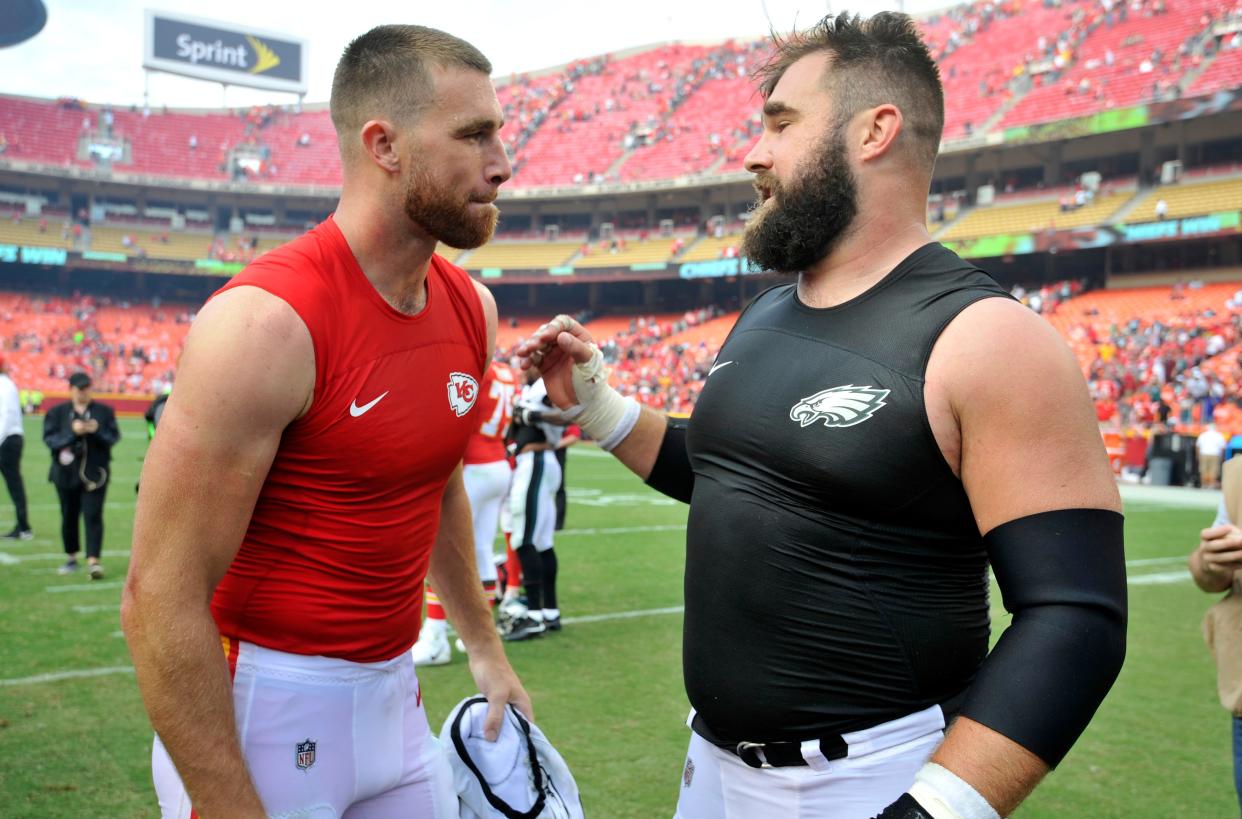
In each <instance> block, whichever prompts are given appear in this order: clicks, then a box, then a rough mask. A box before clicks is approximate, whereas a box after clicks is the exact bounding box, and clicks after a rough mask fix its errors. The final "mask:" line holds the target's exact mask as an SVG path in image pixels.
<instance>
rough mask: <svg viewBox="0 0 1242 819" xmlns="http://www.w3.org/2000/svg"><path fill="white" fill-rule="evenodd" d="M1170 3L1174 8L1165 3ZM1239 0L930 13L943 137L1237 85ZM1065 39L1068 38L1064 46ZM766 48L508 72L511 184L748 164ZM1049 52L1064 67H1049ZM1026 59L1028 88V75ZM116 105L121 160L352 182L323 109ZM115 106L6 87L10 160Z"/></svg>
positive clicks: (66, 157)
mask: <svg viewBox="0 0 1242 819" xmlns="http://www.w3.org/2000/svg"><path fill="white" fill-rule="evenodd" d="M1158 7H1160V8H1167V11H1165V12H1163V13H1157V12H1156V9H1157V8H1158ZM1228 8H1229V4H1228V3H1225V2H1223V0H1178V2H1164V0H1136V2H1126V3H1114V4H1113V5H1112V11H1111V12H1106V11H1105V10H1104V8H1103V7H1102V5H1101V4H1100V3H1098V2H1094V0H1060V2H1056V3H1052V2H1044V0H1010V1H1009V2H1005V3H988V2H975V3H970V4H965V5H962V6H957V7H954V8H952V9H950V10H949V11H948V12H945V13H938V14H935V15H933V16H930V17H928V18H926V19H925V20H923V21H922V22H921V27H922V30H923V33H924V36H925V38H926V40H927V42H928V45H929V47H930V48H931V50H932V52H933V54H934V55H935V56H936V57H937V59H938V61H939V65H940V70H941V75H942V80H943V83H944V89H945V101H946V106H945V111H946V115H945V131H944V137H945V139H946V140H950V141H951V140H955V139H959V138H962V137H966V136H971V135H978V134H979V133H981V132H982V130H983V129H985V128H988V129H989V130H995V129H996V128H1008V127H1012V126H1017V125H1028V124H1035V123H1040V122H1046V121H1050V120H1056V119H1065V118H1068V117H1078V116H1083V115H1087V114H1093V113H1098V112H1102V111H1106V110H1110V109H1113V108H1117V107H1124V106H1129V105H1135V104H1139V103H1142V102H1146V101H1149V100H1151V99H1153V95H1155V94H1159V95H1162V96H1167V97H1171V96H1173V95H1175V94H1176V93H1179V92H1178V88H1179V86H1180V84H1181V83H1182V82H1183V81H1184V80H1185V79H1186V78H1187V77H1188V76H1194V79H1193V81H1192V83H1191V85H1190V87H1189V88H1187V89H1185V93H1189V94H1206V93H1211V92H1213V91H1216V90H1221V89H1232V88H1236V87H1238V85H1239V84H1242V48H1230V47H1229V43H1228V42H1226V43H1225V45H1224V49H1225V50H1223V51H1221V52H1220V53H1219V54H1217V55H1216V56H1215V57H1209V58H1208V60H1209V61H1208V62H1207V64H1206V67H1205V70H1204V71H1203V73H1202V74H1201V75H1199V76H1195V75H1194V72H1196V71H1197V70H1198V68H1199V66H1200V64H1201V61H1200V58H1199V56H1198V54H1199V52H1200V51H1201V50H1202V47H1203V44H1204V43H1206V42H1208V41H1209V40H1210V39H1211V38H1212V36H1213V35H1212V33H1211V27H1212V26H1213V25H1214V21H1215V20H1217V19H1220V17H1221V15H1222V13H1224V12H1225V11H1227V10H1228ZM1123 9H1124V13H1125V15H1126V17H1125V19H1124V20H1123V19H1122V14H1123ZM1057 44H1060V45H1061V46H1062V48H1063V50H1062V51H1061V52H1060V53H1059V54H1054V53H1053V52H1055V50H1056V45H1057ZM764 47H765V46H764V45H763V44H758V43H746V44H737V43H731V42H728V43H722V44H718V45H715V46H706V45H676V44H675V45H665V46H659V47H655V48H650V49H646V50H640V51H638V52H636V53H631V54H628V55H626V56H624V57H620V58H612V57H609V56H607V55H604V56H599V57H593V58H590V59H588V60H585V61H580V62H577V63H572V64H570V65H568V66H565V67H563V68H560V69H556V70H552V71H548V72H544V73H541V74H539V75H538V76H523V77H512V78H509V80H508V81H501V82H500V83H499V88H498V92H497V94H498V98H499V100H500V103H501V106H502V109H503V111H504V114H505V117H506V125H505V127H504V128H503V129H502V131H501V138H502V139H503V140H504V141H505V143H506V145H507V146H508V147H509V149H510V150H511V152H512V153H513V157H514V167H515V175H514V177H513V179H512V181H511V182H510V183H509V184H510V187H513V188H521V187H531V186H542V185H575V184H582V183H584V182H590V181H591V180H593V179H594V180H606V181H617V180H620V181H631V180H648V179H666V178H673V177H677V176H683V175H687V174H696V173H702V172H705V171H707V170H710V169H717V168H724V169H730V170H736V169H738V167H739V162H740V160H741V158H742V156H744V154H745V152H746V149H747V148H748V147H749V144H750V142H751V141H752V139H753V134H754V129H755V119H754V118H755V115H756V113H757V112H758V109H759V107H760V106H759V99H758V97H757V96H756V94H755V91H754V86H753V82H752V80H751V79H750V77H749V74H748V71H749V69H750V68H752V67H753V66H754V65H755V64H756V63H759V62H762V60H763V58H764V51H763V48H764ZM1181 51H1185V53H1184V54H1182V53H1179V52H1181ZM1156 52H1159V53H1158V54H1157V53H1156ZM1153 57H1155V58H1156V59H1153ZM1053 59H1058V60H1061V61H1063V62H1064V65H1063V66H1062V67H1061V68H1059V69H1058V70H1045V69H1051V68H1052V67H1053V66H1052V61H1053ZM1145 62H1150V63H1151V65H1150V68H1148V66H1147V65H1145V64H1144V63H1145ZM1032 70H1034V71H1035V72H1036V73H1035V76H1034V78H1033V87H1030V88H1029V90H1023V89H1025V88H1026V86H1025V83H1027V82H1028V80H1027V79H1026V75H1027V73H1028V72H1030V71H1032ZM1015 89H1016V90H1015ZM1015 94H1016V96H1015ZM1010 106H1012V107H1010ZM1001 112H1004V113H1003V115H1001ZM111 115H112V116H113V118H114V122H113V125H112V128H111V131H112V133H113V134H114V135H115V137H116V138H118V139H120V140H123V141H126V142H128V144H129V147H130V159H129V160H128V161H116V162H114V163H113V164H112V167H113V168H115V169H116V170H117V171H123V172H133V173H139V174H150V175H158V176H171V177H190V178H200V179H215V180H227V179H230V178H231V176H232V173H233V169H231V168H230V167H229V166H228V159H229V157H230V156H231V155H232V152H233V151H235V149H238V148H239V147H240V148H241V149H242V150H243V151H244V152H250V153H255V154H258V155H261V156H263V157H264V159H263V161H262V165H261V166H260V167H257V168H254V169H252V170H251V171H248V172H247V175H248V177H249V178H251V179H253V180H255V181H262V182H272V183H279V184H298V185H326V186H334V185H338V184H339V182H340V161H339V157H338V155H337V147H336V134H335V131H334V130H333V127H332V123H331V119H330V117H329V114H328V111H327V110H324V109H323V108H322V107H316V108H315V110H309V109H308V110H290V109H288V108H287V107H286V108H280V107H276V106H266V107H262V108H256V109H250V110H249V111H237V112H232V111H227V110H221V111H206V112H192V111H164V110H155V111H139V110H136V109H129V110H123V109H120V110H113V111H112V112H111ZM103 116H104V113H103V109H100V108H97V107H89V108H87V109H85V110H84V108H83V106H82V104H81V103H79V102H78V101H76V100H61V101H44V100H31V99H25V98H17V97H0V136H2V137H3V140H0V145H3V147H4V151H3V157H4V158H15V159H20V160H34V161H38V162H45V163H50V164H54V165H73V166H89V165H90V161H89V160H84V159H78V153H79V142H80V141H81V140H82V137H83V136H84V135H86V134H98V133H100V132H101V131H102V130H105V129H104V128H103V127H102V126H101V122H100V120H101V117H103ZM998 116H999V122H995V120H996V119H997V118H998ZM303 135H305V137H306V139H305V140H303V139H302V137H303ZM191 136H193V137H194V140H195V142H196V147H193V148H192V147H190V139H191ZM627 137H630V138H632V139H630V140H629V142H627ZM627 145H629V146H631V147H627ZM622 160H623V161H622Z"/></svg>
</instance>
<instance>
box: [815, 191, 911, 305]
mask: <svg viewBox="0 0 1242 819" xmlns="http://www.w3.org/2000/svg"><path fill="white" fill-rule="evenodd" d="M868 212H870V213H877V212H878V211H877V210H876V209H874V208H872V209H870V210H868V209H864V208H860V212H859V216H858V217H857V218H855V220H854V224H853V225H851V227H850V229H849V230H848V231H847V233H846V234H845V235H844V236H843V237H842V238H841V240H840V242H839V243H838V244H837V246H836V247H834V248H833V249H832V252H831V253H829V254H828V255H827V256H825V257H824V258H822V259H820V260H819V261H818V262H816V263H815V264H814V265H812V266H811V267H810V268H809V269H807V270H804V271H803V272H802V274H801V275H800V276H799V277H798V298H800V299H801V300H802V302H803V303H804V304H806V305H807V306H808V307H836V306H837V305H838V304H844V303H845V302H847V301H849V300H850V299H853V298H856V297H858V296H860V295H862V294H863V293H865V292H866V291H867V290H869V289H870V288H871V287H873V286H874V285H875V284H877V283H878V282H879V281H880V280H881V279H883V278H884V277H885V276H887V275H888V274H889V272H890V271H892V269H893V268H894V267H896V266H897V265H898V264H900V263H901V261H902V260H903V259H905V258H906V257H907V256H909V255H910V254H911V253H913V252H914V251H916V250H918V249H919V248H920V247H922V246H923V245H925V244H927V243H928V242H930V241H931V236H930V235H929V234H928V232H927V226H926V225H925V224H924V222H923V219H922V218H921V217H919V218H915V217H905V218H902V217H901V216H889V215H888V214H883V215H879V216H874V217H868V216H864V215H863V214H864V213H868Z"/></svg>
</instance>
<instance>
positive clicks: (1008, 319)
mask: <svg viewBox="0 0 1242 819" xmlns="http://www.w3.org/2000/svg"><path fill="white" fill-rule="evenodd" d="M1053 373H1060V374H1062V376H1063V377H1065V376H1070V375H1078V374H1079V373H1080V370H1079V368H1078V364H1077V362H1076V360H1075V359H1074V356H1073V353H1072V352H1071V351H1070V349H1069V347H1068V346H1066V344H1065V342H1064V341H1063V340H1062V339H1061V336H1060V335H1059V334H1058V333H1057V331H1056V330H1055V329H1054V328H1053V327H1052V325H1051V324H1049V323H1048V322H1047V321H1045V320H1044V319H1043V318H1041V317H1040V316H1039V315H1037V314H1036V313H1034V312H1033V311H1031V310H1030V309H1029V308H1027V307H1024V306H1023V305H1021V304H1019V303H1018V302H1016V301H1012V300H1010V299H1006V298H992V299H982V300H980V301H977V302H975V303H974V304H971V305H970V306H968V307H966V308H965V309H964V310H962V311H961V312H960V313H959V314H958V315H957V316H956V317H955V318H954V319H953V321H951V322H949V325H948V326H947V327H946V328H945V330H944V332H943V333H942V334H941V336H940V338H939V340H937V342H936V345H935V347H934V348H933V352H932V359H931V361H930V362H929V363H928V377H929V379H930V378H931V377H933V376H935V377H936V378H937V380H940V381H942V382H944V383H945V384H946V385H947V386H949V387H950V388H951V390H952V392H951V397H952V398H954V400H955V404H956V403H959V402H960V401H962V400H964V399H967V398H970V397H975V398H977V397H978V394H979V391H981V390H982V391H983V392H985V393H1008V394H1012V393H1013V392H1014V391H1015V390H1016V391H1032V392H1034V391H1038V390H1039V389H1040V387H1041V385H1040V383H1039V381H1038V377H1039V376H1040V375H1048V374H1053ZM1071 380H1073V379H1071ZM1077 380H1078V381H1081V378H1080V377H1079V378H1078V379H1077ZM1042 386H1043V387H1045V388H1046V387H1047V386H1048V385H1047V384H1044V385H1042Z"/></svg>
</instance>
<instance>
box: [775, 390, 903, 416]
mask: <svg viewBox="0 0 1242 819" xmlns="http://www.w3.org/2000/svg"><path fill="white" fill-rule="evenodd" d="M888 393H889V391H888V390H877V389H876V388H874V387H871V386H866V387H855V386H854V385H853V384H846V385H845V386H844V387H833V388H832V389H828V390H821V391H819V392H817V393H815V394H814V395H811V396H807V397H806V398H803V399H802V400H801V401H799V402H798V403H796V404H794V405H793V409H791V410H789V418H790V420H793V421H797V422H798V423H799V424H801V425H802V426H804V427H809V426H810V425H811V424H813V423H815V422H816V421H823V422H824V426H826V427H852V426H854V425H855V424H861V423H862V422H863V421H866V420H867V419H868V418H870V417H871V416H872V415H875V411H876V410H878V409H879V408H880V407H882V406H884V405H885V401H884V399H885V398H887V397H888Z"/></svg>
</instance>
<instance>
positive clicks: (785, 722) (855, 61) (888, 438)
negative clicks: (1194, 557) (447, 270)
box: [519, 13, 1126, 819]
mask: <svg viewBox="0 0 1242 819" xmlns="http://www.w3.org/2000/svg"><path fill="white" fill-rule="evenodd" d="M775 51H776V53H775V56H774V58H773V60H772V62H771V64H770V65H768V66H767V67H766V68H765V69H764V70H763V72H762V73H761V76H762V79H763V85H762V87H761V91H762V94H763V97H764V101H765V104H764V108H763V121H764V131H763V135H762V137H761V138H760V140H759V142H758V144H756V145H755V146H754V148H753V149H752V150H751V152H750V153H749V155H748V156H747V158H746V166H747V169H748V170H750V171H751V172H752V173H753V174H755V187H756V190H757V191H758V193H759V203H758V204H757V206H756V209H755V211H754V212H753V214H752V218H751V219H750V221H749V224H748V226H747V230H746V237H745V242H744V252H745V255H746V256H747V257H748V258H749V259H751V260H752V262H754V263H756V264H758V265H760V266H762V267H764V268H766V269H770V270H777V271H782V272H788V273H797V274H798V281H797V283H796V284H793V285H787V286H783V287H775V288H772V289H770V290H767V291H765V292H764V293H762V294H760V295H759V296H758V297H757V298H756V299H755V300H754V301H753V302H752V303H751V304H750V305H749V306H748V307H747V309H746V310H744V311H743V313H742V315H741V317H740V318H739V319H738V322H737V324H736V326H735V327H734V329H733V331H732V333H731V334H730V336H729V338H728V339H727V340H726V342H725V344H724V346H723V347H722V348H721V351H720V354H719V356H718V357H717V359H716V362H715V365H714V366H713V367H712V369H711V373H710V374H709V376H708V379H707V382H706V384H705V386H704V389H703V392H702V395H701V398H700V400H699V402H698V404H697V406H696V407H695V410H694V414H693V415H692V417H691V418H690V419H689V423H688V425H685V424H682V425H679V424H677V423H676V422H673V421H671V420H669V419H666V418H665V417H663V416H660V415H659V414H657V413H655V412H652V411H650V410H647V409H641V408H640V407H639V406H638V404H637V403H636V402H634V401H633V400H632V399H623V398H621V396H619V395H618V394H617V393H616V392H615V391H614V390H612V389H611V388H610V387H609V386H608V385H607V371H606V370H605V369H604V367H603V365H602V360H601V356H600V354H599V352H598V350H597V349H596V347H595V345H594V344H593V343H592V340H591V337H590V335H589V334H588V333H587V332H586V331H585V330H584V329H583V328H582V327H581V326H580V325H579V324H577V323H576V322H574V321H573V320H572V319H570V318H568V317H566V316H558V317H557V318H556V319H555V320H553V321H552V322H550V323H549V324H548V325H545V326H544V327H543V328H541V329H540V330H539V332H537V333H536V334H535V335H534V336H532V338H531V339H529V340H528V341H527V342H525V343H524V345H523V346H522V347H521V348H520V349H519V355H520V356H521V357H522V359H523V361H522V364H523V366H524V367H536V368H538V369H539V370H540V371H541V372H542V374H543V377H544V380H545V383H546V384H547V386H548V393H549V395H550V396H551V397H552V400H553V401H554V402H555V403H556V404H557V405H558V406H560V407H562V408H565V409H566V410H567V412H566V416H567V417H568V418H570V419H572V420H574V421H575V422H576V423H578V424H579V425H580V426H581V427H582V428H583V430H584V431H586V432H587V433H588V434H590V435H591V436H592V437H594V438H596V439H597V440H599V441H600V443H601V446H602V447H604V448H605V449H607V450H610V451H612V453H613V454H614V455H616V456H617V458H618V459H620V460H621V461H622V462H623V463H625V464H626V465H627V466H628V467H630V468H631V469H632V470H633V471H634V472H636V473H637V474H638V475H639V476H640V477H642V478H643V479H645V480H646V481H647V482H648V483H649V484H650V485H652V486H654V487H655V488H657V489H659V490H660V491H662V492H665V493H666V494H668V495H670V496H672V497H676V498H679V499H681V500H684V501H687V502H689V503H690V517H689V523H688V526H687V532H686V539H687V559H686V580H685V593H686V613H685V626H684V649H683V659H684V662H683V667H684V674H685V681H686V690H687V693H688V695H689V699H690V703H691V705H692V706H693V708H694V712H693V714H692V718H691V720H690V725H691V728H692V730H693V735H692V739H691V744H690V752H689V754H688V757H687V761H686V766H685V769H684V771H683V776H682V787H681V796H680V798H679V802H678V808H677V816H678V817H682V818H683V819H700V817H702V818H703V819H706V818H707V817H721V816H727V817H746V819H751V818H752V817H766V816H774V817H775V816H779V817H810V816H833V817H872V816H876V815H879V816H884V817H905V818H907V819H917V817H925V816H929V817H937V819H939V818H940V817H967V818H968V819H974V817H996V816H998V815H1007V814H1008V813H1010V812H1011V811H1013V810H1014V809H1015V808H1016V807H1017V806H1018V804H1019V803H1020V802H1021V801H1022V800H1023V799H1024V798H1025V797H1026V796H1027V795H1028V794H1029V793H1030V791H1031V790H1032V789H1033V788H1034V787H1035V785H1036V784H1037V783H1038V781H1039V779H1040V778H1041V777H1042V776H1043V775H1044V774H1045V773H1046V772H1047V771H1048V770H1049V768H1051V767H1054V766H1055V765H1057V764H1058V763H1059V762H1060V761H1061V759H1062V758H1063V757H1064V756H1065V754H1066V753H1067V752H1068V751H1069V748H1070V747H1071V746H1072V744H1073V743H1074V741H1075V740H1076V739H1077V737H1078V735H1079V734H1080V733H1081V732H1082V730H1083V729H1084V728H1085V726H1086V724H1087V723H1088V721H1089V720H1090V718H1091V716H1092V715H1093V714H1094V712H1095V709H1096V708H1097V706H1098V705H1099V703H1100V701H1101V700H1102V699H1103V697H1104V695H1105V694H1106V693H1107V691H1108V689H1109V687H1110V686H1111V685H1112V682H1113V680H1114V679H1115V678H1116V675H1117V673H1118V672H1119V670H1120V667H1121V663H1122V660H1123V657H1124V652H1125V620H1126V600H1125V562H1124V555H1123V549H1122V536H1121V522H1122V521H1121V516H1120V514H1119V512H1120V499H1119V497H1118V493H1117V489H1116V485H1115V483H1114V481H1113V478H1112V473H1111V470H1110V468H1109V465H1108V461H1107V458H1106V456H1105V452H1104V447H1103V445H1102V442H1101V440H1100V436H1099V432H1098V429H1097V427H1096V424H1095V419H1094V414H1093V411H1092V405H1091V402H1090V399H1089V396H1088V394H1087V390H1086V385H1085V383H1084V382H1083V378H1082V375H1081V373H1080V371H1079V369H1078V365H1077V363H1076V361H1075V360H1074V357H1073V355H1072V354H1071V353H1070V351H1069V350H1068V349H1067V348H1066V346H1065V345H1064V343H1063V342H1062V341H1061V340H1060V338H1059V337H1058V335H1057V334H1056V332H1055V331H1054V330H1053V329H1052V327H1051V326H1049V325H1048V324H1047V323H1046V322H1045V321H1043V320H1042V319H1041V318H1039V317H1038V316H1037V315H1035V314H1034V313H1032V312H1030V311H1028V310H1027V309H1025V308H1024V307H1022V306H1021V305H1020V304H1018V303H1017V302H1015V301H1013V300H1012V299H1009V298H1008V297H1007V296H1006V294H1005V293H1004V291H1003V290H1001V289H1000V288H999V287H998V286H997V285H996V284H995V283H994V282H993V281H992V280H991V279H990V278H989V277H988V276H987V275H986V274H985V273H983V272H982V271H980V270H978V269H976V268H975V267H973V266H972V265H970V264H967V263H966V262H964V261H962V260H961V259H959V258H958V257H957V256H956V255H954V254H953V253H951V252H950V251H948V250H946V249H945V248H943V247H942V246H940V245H938V244H936V243H933V242H931V240H930V237H929V235H928V233H927V230H926V227H925V224H924V214H925V202H926V196H927V191H928V187H929V184H930V180H931V174H932V168H933V166H934V163H935V158H936V153H937V150H938V147H939V141H940V134H941V130H942V125H943V118H944V114H943V108H944V103H943V96H942V91H941V86H940V81H939V75H938V72H937V69H936V67H935V64H934V62H933V61H932V59H931V57H930V55H929V54H928V52H927V49H926V47H925V45H924V44H923V43H922V41H921V40H920V37H919V34H918V31H917V28H916V27H915V25H914V24H913V22H912V21H911V20H910V19H909V18H908V17H906V16H905V15H902V14H896V13H882V14H879V15H876V16H875V17H872V18H870V19H868V20H862V19H860V18H858V17H851V16H849V15H847V14H842V15H840V16H838V17H836V18H835V19H834V18H832V17H829V18H825V20H824V21H822V22H821V23H820V24H818V25H817V26H815V27H813V28H812V29H810V30H808V31H806V32H801V33H797V34H794V35H792V36H790V37H789V38H788V39H779V40H778V41H777V43H776V49H775ZM989 564H990V565H991V567H992V570H993V572H994V574H995V576H996V579H997V583H998V584H999V586H1000V589H1001V593H1002V596H1003V602H1004V604H1005V607H1006V609H1008V610H1009V611H1010V612H1011V613H1012V614H1013V622H1012V625H1010V627H1009V628H1008V629H1007V630H1006V631H1005V633H1004V635H1003V636H1002V638H1001V639H1000V641H999V642H998V643H997V645H996V647H995V648H994V649H993V650H992V651H991V652H990V653H989V651H988V636H989V629H990V623H989V614H988V577H987V567H988V565H989ZM949 720H952V724H951V725H948V722H949ZM946 726H947V727H948V730H947V732H946V731H945V729H946Z"/></svg>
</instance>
